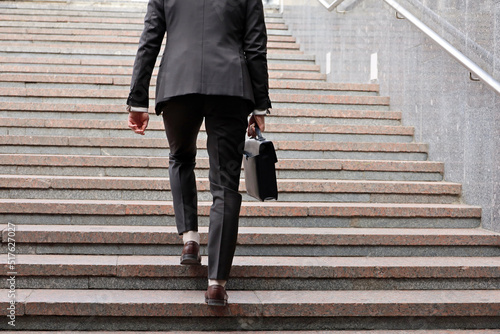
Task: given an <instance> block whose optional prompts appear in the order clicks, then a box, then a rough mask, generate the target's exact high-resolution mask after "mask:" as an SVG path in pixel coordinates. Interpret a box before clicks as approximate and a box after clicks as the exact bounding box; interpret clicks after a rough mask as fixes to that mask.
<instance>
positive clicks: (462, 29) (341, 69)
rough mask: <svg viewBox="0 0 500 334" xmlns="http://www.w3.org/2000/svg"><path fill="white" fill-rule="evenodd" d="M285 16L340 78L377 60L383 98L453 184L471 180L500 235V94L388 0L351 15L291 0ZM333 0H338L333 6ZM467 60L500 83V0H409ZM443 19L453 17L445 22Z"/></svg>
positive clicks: (471, 195) (364, 71)
mask: <svg viewBox="0 0 500 334" xmlns="http://www.w3.org/2000/svg"><path fill="white" fill-rule="evenodd" d="M284 1H285V11H284V17H285V20H286V22H287V24H288V25H289V27H290V28H291V30H292V32H293V34H294V35H295V36H296V37H297V39H298V42H299V43H300V44H301V47H302V50H304V51H306V52H308V53H312V54H315V55H316V57H317V62H318V64H320V65H321V67H322V71H323V73H325V71H326V69H327V66H326V59H327V58H326V54H327V53H328V52H330V53H331V63H330V65H331V73H329V74H328V81H331V82H360V83H365V82H369V81H370V55H371V54H372V53H377V54H378V81H379V83H380V86H381V95H384V96H390V97H391V108H392V109H393V110H401V111H402V112H403V124H404V125H410V126H414V127H415V128H416V135H415V140H416V141H417V142H425V143H428V144H429V145H430V152H429V153H430V157H429V159H430V160H433V161H443V162H445V179H446V180H447V181H453V182H459V183H462V184H463V201H464V203H467V204H471V205H480V206H481V207H482V208H483V220H482V224H483V227H484V228H486V229H492V230H496V231H500V172H499V168H500V95H497V94H496V93H494V92H493V91H492V90H491V89H489V88H488V87H485V85H484V84H482V83H481V82H474V81H471V80H470V79H469V72H468V71H467V70H466V69H465V68H464V67H462V66H461V65H460V64H459V63H457V62H456V61H455V60H454V59H453V58H451V57H450V56H449V55H448V54H447V53H445V52H444V51H442V50H441V49H440V48H439V47H438V46H436V45H435V44H434V43H433V42H432V41H430V40H429V39H428V38H426V37H425V35H424V34H423V33H421V32H420V31H419V30H418V29H417V28H415V27H414V26H413V25H412V24H411V23H410V22H408V21H407V20H398V19H396V17H395V12H394V10H392V9H391V8H390V7H389V6H388V5H386V4H385V3H384V2H383V1H382V0H357V1H352V0H351V1H350V2H348V1H346V3H345V4H344V6H346V7H347V9H348V10H349V11H348V12H346V13H345V14H339V13H336V12H335V11H334V12H328V11H327V10H326V9H325V8H324V7H322V6H321V5H319V3H318V2H317V1H316V0H284ZM332 1H333V0H332ZM400 3H401V4H402V5H404V6H405V7H406V8H407V9H409V10H410V11H411V12H413V14H414V15H416V16H418V17H420V18H421V19H422V20H423V21H424V22H425V23H426V24H427V25H429V26H431V27H432V28H433V29H435V30H436V31H437V32H439V33H441V34H442V35H443V36H444V37H446V38H447V39H448V40H449V41H450V42H452V43H453V44H454V45H455V46H456V47H458V48H459V49H460V50H461V51H462V52H463V53H465V54H466V55H467V56H468V57H470V58H472V59H473V60H474V61H475V62H477V63H478V64H479V65H481V66H482V67H483V68H484V69H485V70H487V71H488V72H489V73H490V74H492V75H493V76H494V77H495V78H496V79H497V80H499V79H500V60H499V59H500V1H498V0H485V1H477V0H440V1H435V0H428V1H425V0H401V1H400ZM443 20H444V21H443Z"/></svg>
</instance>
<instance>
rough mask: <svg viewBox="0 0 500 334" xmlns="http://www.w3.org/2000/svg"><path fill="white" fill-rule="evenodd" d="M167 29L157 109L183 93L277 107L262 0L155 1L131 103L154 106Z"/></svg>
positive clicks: (141, 45)
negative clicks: (271, 89) (154, 78)
mask: <svg viewBox="0 0 500 334" xmlns="http://www.w3.org/2000/svg"><path fill="white" fill-rule="evenodd" d="M165 33H166V34H167V42H166V47H165V52H164V54H163V57H162V60H161V63H160V69H159V72H158V76H157V82H156V101H155V104H156V105H155V110H156V113H157V114H160V113H161V107H162V103H163V102H165V101H167V100H168V99H169V98H171V97H173V96H178V95H185V94H191V93H200V94H208V95H229V96H240V97H243V98H245V99H248V100H250V101H251V102H253V104H254V108H256V109H266V108H271V101H270V99H269V83H268V81H269V80H268V71H267V58H266V54H267V32H266V26H265V23H264V10H263V5H262V0H149V4H148V9H147V13H146V16H145V19H144V31H143V32H142V35H141V38H140V41H139V49H138V51H137V56H136V59H135V63H134V69H133V74H132V82H131V86H130V94H129V97H128V99H127V104H128V105H131V106H135V107H148V105H149V85H150V80H151V75H152V72H153V68H154V66H155V61H156V59H157V57H158V53H159V51H160V48H161V45H162V41H163V37H164V35H165Z"/></svg>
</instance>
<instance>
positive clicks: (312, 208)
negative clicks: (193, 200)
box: [0, 199, 481, 228]
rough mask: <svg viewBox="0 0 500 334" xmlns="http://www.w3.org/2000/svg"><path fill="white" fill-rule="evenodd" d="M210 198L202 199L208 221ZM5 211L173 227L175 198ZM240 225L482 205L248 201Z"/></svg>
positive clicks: (459, 222)
mask: <svg viewBox="0 0 500 334" xmlns="http://www.w3.org/2000/svg"><path fill="white" fill-rule="evenodd" d="M211 204H212V203H211V202H199V203H198V215H199V216H200V219H199V220H200V225H201V226H207V225H208V221H207V218H208V214H209V210H210V206H211ZM0 214H1V215H2V216H3V218H4V221H9V222H12V223H14V224H47V222H49V221H50V222H51V223H52V224H68V223H69V224H84V225H89V224H97V225H100V224H103V223H104V224H115V225H158V224H160V225H168V226H174V225H175V223H174V217H173V215H174V211H173V206H172V202H171V201H127V200H98V201H92V200H62V199H0ZM240 217H241V219H240V224H241V226H277V227H278V226H289V227H299V226H302V227H310V226H315V227H354V226H355V227H400V228H427V227H433V228H444V227H450V228H472V227H478V226H479V224H480V221H481V208H480V207H475V206H468V205H463V204H407V203H403V204H401V203H322V202H314V203H307V202H263V203H262V202H256V201H252V202H243V203H242V208H241V212H240Z"/></svg>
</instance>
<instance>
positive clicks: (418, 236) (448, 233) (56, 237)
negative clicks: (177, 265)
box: [0, 224, 500, 246]
mask: <svg viewBox="0 0 500 334" xmlns="http://www.w3.org/2000/svg"><path fill="white" fill-rule="evenodd" d="M0 231H1V233H2V234H1V238H2V242H4V243H5V242H7V241H8V224H1V225H0ZM199 232H200V240H201V241H200V243H201V244H202V245H206V243H207V240H208V227H206V226H201V227H199ZM15 233H16V242H17V243H36V244H39V243H41V244H46V243H48V244H50V243H68V244H69V243H84V244H164V245H172V244H173V245H181V244H182V241H181V239H180V237H179V234H178V233H177V229H176V227H175V226H147V225H143V226H136V225H41V224H36V225H30V224H20V225H15ZM238 244H239V245H266V244H268V245H297V246H305V245H316V246H331V245H337V246H353V245H363V246H382V245H383V246H445V245H448V246H498V245H499V244H500V234H499V233H496V232H493V231H489V230H484V229H481V228H472V229H458V228H457V229H440V228H433V229H419V228H413V229H412V228H391V229H387V228H361V227H356V228H327V227H322V228H319V227H300V228H299V227H248V226H241V227H240V228H239V230H238Z"/></svg>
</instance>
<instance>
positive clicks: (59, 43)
mask: <svg viewBox="0 0 500 334" xmlns="http://www.w3.org/2000/svg"><path fill="white" fill-rule="evenodd" d="M14 36H15V34H14ZM111 37H113V36H111ZM80 39H81V38H80ZM80 39H78V38H77V39H76V40H75V41H73V40H71V39H69V38H61V39H58V38H50V37H49V38H42V37H39V36H38V35H37V38H11V37H6V38H2V37H1V35H0V44H6V45H13V46H15V45H26V46H35V47H36V46H38V45H40V46H42V47H44V46H45V47H46V46H47V45H50V46H52V47H57V48H60V47H61V48H66V47H75V46H76V47H78V48H81V49H87V48H99V47H110V48H114V49H115V50H135V51H137V47H138V45H139V37H136V38H134V40H130V41H120V40H119V39H116V40H115V42H114V43H108V42H107V41H105V40H104V41H99V40H96V41H93V40H88V41H83V40H82V41H79V40H80ZM164 47H165V45H163V46H162V49H164ZM267 48H268V50H283V51H284V52H291V53H294V52H295V51H298V50H300V46H299V45H298V44H296V43H290V42H275V41H269V42H268V43H267Z"/></svg>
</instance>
